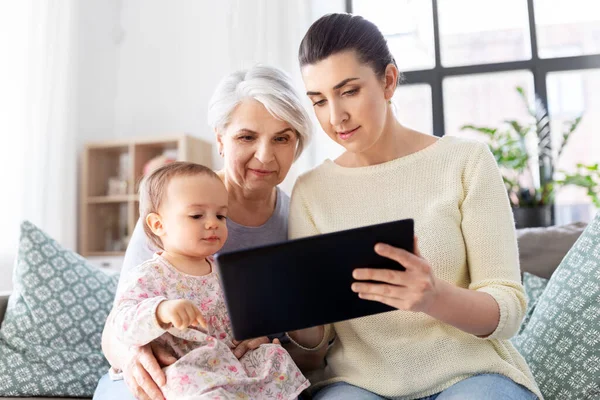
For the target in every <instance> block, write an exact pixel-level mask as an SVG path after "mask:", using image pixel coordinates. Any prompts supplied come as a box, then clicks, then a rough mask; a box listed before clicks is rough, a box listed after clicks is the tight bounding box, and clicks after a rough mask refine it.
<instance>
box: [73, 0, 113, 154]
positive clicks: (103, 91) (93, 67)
mask: <svg viewBox="0 0 600 400" xmlns="http://www.w3.org/2000/svg"><path fill="white" fill-rule="evenodd" d="M75 4H76V6H75V7H76V15H77V16H76V30H77V47H76V52H77V54H76V59H77V66H76V70H77V73H76V76H75V77H74V79H76V93H77V94H76V96H77V115H76V119H77V123H76V125H77V129H78V149H82V147H83V145H84V143H85V142H88V141H101V140H108V139H112V138H114V137H115V130H114V120H115V99H116V95H117V65H118V59H117V56H118V39H119V21H120V14H121V7H122V5H121V1H120V0H102V1H85V2H76V3H75Z"/></svg>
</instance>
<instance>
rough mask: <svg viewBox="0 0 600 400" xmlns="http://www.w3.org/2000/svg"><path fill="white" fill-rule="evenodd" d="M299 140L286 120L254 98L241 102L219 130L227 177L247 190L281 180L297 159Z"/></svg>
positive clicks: (268, 186)
mask: <svg viewBox="0 0 600 400" xmlns="http://www.w3.org/2000/svg"><path fill="white" fill-rule="evenodd" d="M297 140H298V139H297V136H296V132H295V131H294V130H293V129H292V127H291V126H290V125H289V124H288V123H287V122H283V121H281V120H278V119H276V118H275V117H273V116H272V115H271V114H270V113H269V112H268V111H267V109H266V108H265V107H264V106H263V105H262V104H261V103H259V102H258V101H255V100H245V101H244V102H242V103H241V104H240V105H239V106H238V107H237V108H236V109H235V111H234V112H233V115H232V118H231V121H230V123H229V124H228V125H227V127H226V128H225V129H224V131H223V132H217V142H218V145H219V151H220V152H221V154H222V155H223V158H224V160H225V172H226V175H227V179H228V180H232V181H233V182H235V183H237V184H238V185H239V186H241V187H244V188H245V189H247V190H260V189H268V188H272V187H274V186H276V185H278V184H279V183H281V182H282V181H283V180H284V179H285V177H286V175H287V173H288V171H289V170H290V167H291V166H292V162H293V161H294V155H295V152H296V144H297Z"/></svg>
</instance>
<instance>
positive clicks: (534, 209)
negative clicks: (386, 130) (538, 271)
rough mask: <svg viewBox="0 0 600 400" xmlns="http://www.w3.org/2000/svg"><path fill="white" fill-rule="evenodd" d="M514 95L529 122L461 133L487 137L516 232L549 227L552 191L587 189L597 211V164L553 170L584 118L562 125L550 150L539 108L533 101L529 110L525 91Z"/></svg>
mask: <svg viewBox="0 0 600 400" xmlns="http://www.w3.org/2000/svg"><path fill="white" fill-rule="evenodd" d="M516 90H517V92H518V94H519V96H520V98H521V99H522V101H523V103H524V104H525V107H527V110H528V112H529V115H530V116H531V117H530V118H529V119H528V120H527V121H524V122H519V121H516V120H507V121H505V122H504V123H503V124H502V125H501V126H500V127H498V128H492V127H482V126H474V125H464V126H463V127H462V128H461V129H462V130H472V131H476V132H479V133H481V134H483V135H484V136H485V137H486V138H487V142H488V145H489V147H490V150H491V151H492V153H493V154H494V157H495V158H496V162H497V163H498V166H499V167H500V170H501V172H502V178H503V179H504V184H505V185H506V190H507V192H508V196H509V199H510V202H511V205H512V207H513V212H514V215H515V222H516V225H517V227H518V228H524V227H531V226H549V225H552V224H553V223H554V217H553V215H554V213H553V206H554V198H555V195H556V192H557V191H558V190H559V189H560V188H561V187H563V186H566V185H576V186H580V187H583V188H585V189H586V190H587V194H588V196H589V197H590V199H591V200H592V202H593V203H594V205H595V206H596V207H599V208H600V167H599V165H598V163H596V164H591V165H584V164H581V163H579V164H577V168H576V170H575V171H574V172H566V171H563V170H557V168H556V165H557V164H558V160H559V159H560V156H561V155H562V153H563V150H564V148H565V146H567V144H568V142H569V139H570V138H571V135H573V133H574V132H575V130H576V129H577V127H578V126H579V123H580V122H581V118H582V117H581V116H579V117H577V118H575V119H573V120H571V121H567V122H566V123H565V129H564V131H563V133H562V142H561V143H560V144H559V145H558V146H556V147H555V148H553V146H552V139H551V136H550V119H549V117H548V112H547V111H546V108H545V107H544V105H543V103H542V102H541V101H540V100H539V98H536V104H535V108H530V107H529V102H528V101H527V95H526V93H525V91H524V90H523V88H521V87H517V88H516ZM532 144H533V145H532Z"/></svg>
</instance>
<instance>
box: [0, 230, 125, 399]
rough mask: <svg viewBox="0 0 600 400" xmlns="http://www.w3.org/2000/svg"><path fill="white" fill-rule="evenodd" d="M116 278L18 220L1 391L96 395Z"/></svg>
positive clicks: (1, 337)
mask: <svg viewBox="0 0 600 400" xmlns="http://www.w3.org/2000/svg"><path fill="white" fill-rule="evenodd" d="M117 280H118V277H117V276H116V275H115V274H111V275H107V274H106V273H105V272H103V271H102V270H100V269H98V268H97V267H94V266H92V265H90V264H89V263H88V262H86V260H85V259H84V258H82V257H81V256H79V255H77V254H75V253H73V252H71V251H68V250H65V249H63V248H62V247H61V246H60V245H59V244H58V243H57V242H56V241H54V240H53V239H51V238H50V237H48V235H46V234H45V233H44V232H42V231H41V230H39V229H38V228H37V227H35V226H34V225H33V224H31V223H30V222H23V224H22V225H21V239H20V242H19V254H18V257H17V261H16V267H15V272H14V282H13V284H14V291H13V293H12V294H11V296H10V300H9V303H8V308H7V310H6V315H5V318H4V321H3V323H2V327H1V328H0V397H1V396H65V397H91V396H92V394H93V392H94V389H95V388H96V384H97V382H98V379H100V376H102V375H103V374H105V373H106V371H107V370H108V363H107V362H106V360H105V359H104V356H103V355H102V352H101V349H100V339H101V334H102V328H103V326H104V321H105V320H106V317H107V316H108V313H109V311H110V309H111V307H112V301H113V297H114V294H115V290H116V287H117Z"/></svg>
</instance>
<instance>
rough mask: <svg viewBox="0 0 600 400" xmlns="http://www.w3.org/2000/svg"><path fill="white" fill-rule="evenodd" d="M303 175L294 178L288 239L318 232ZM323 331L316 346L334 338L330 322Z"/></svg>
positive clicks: (313, 234) (333, 330)
mask: <svg viewBox="0 0 600 400" xmlns="http://www.w3.org/2000/svg"><path fill="white" fill-rule="evenodd" d="M304 179H305V177H303V176H300V177H299V178H298V179H297V180H296V184H295V185H294V189H293V190H292V197H291V200H290V215H289V221H288V237H289V238H290V239H299V238H303V237H307V236H315V235H318V234H320V232H319V230H318V229H317V226H316V225H315V221H314V219H313V216H312V214H311V212H310V209H309V208H308V203H307V201H306V198H307V196H309V191H310V190H309V189H308V188H307V186H306V184H305V183H304ZM324 327H325V332H324V335H323V341H322V342H321V344H319V345H318V346H317V347H316V348H315V350H316V349H318V348H320V347H321V346H322V345H324V344H328V343H329V342H331V341H332V340H333V339H334V338H335V329H334V328H333V326H332V325H331V324H327V325H325V326H324Z"/></svg>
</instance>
